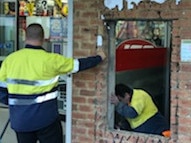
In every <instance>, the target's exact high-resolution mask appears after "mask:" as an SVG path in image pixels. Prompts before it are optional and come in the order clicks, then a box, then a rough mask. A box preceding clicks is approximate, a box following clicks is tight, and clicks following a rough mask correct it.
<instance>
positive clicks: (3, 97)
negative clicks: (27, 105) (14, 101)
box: [0, 82, 8, 105]
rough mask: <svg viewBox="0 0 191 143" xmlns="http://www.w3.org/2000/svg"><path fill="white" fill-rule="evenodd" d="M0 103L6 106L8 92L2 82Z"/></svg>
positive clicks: (0, 85)
mask: <svg viewBox="0 0 191 143" xmlns="http://www.w3.org/2000/svg"><path fill="white" fill-rule="evenodd" d="M0 102H1V103H3V104H6V105H8V90H7V87H6V85H5V84H4V83H3V82H0Z"/></svg>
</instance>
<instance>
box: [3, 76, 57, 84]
mask: <svg viewBox="0 0 191 143" xmlns="http://www.w3.org/2000/svg"><path fill="white" fill-rule="evenodd" d="M58 79H59V76H56V77H54V78H52V79H50V80H35V81H32V80H22V79H11V78H8V79H7V83H9V84H25V85H32V86H46V85H50V84H52V83H55V82H58Z"/></svg>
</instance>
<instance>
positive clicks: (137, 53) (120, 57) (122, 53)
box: [116, 40, 167, 72]
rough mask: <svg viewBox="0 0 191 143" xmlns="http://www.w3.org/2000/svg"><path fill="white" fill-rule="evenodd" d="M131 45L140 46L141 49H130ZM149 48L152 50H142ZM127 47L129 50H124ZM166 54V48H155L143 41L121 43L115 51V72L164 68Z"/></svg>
mask: <svg viewBox="0 0 191 143" xmlns="http://www.w3.org/2000/svg"><path fill="white" fill-rule="evenodd" d="M127 45H128V46H127ZM129 45H130V46H129ZM132 45H138V46H139V45H141V46H139V47H141V49H131V47H133V46H132ZM145 45H146V46H145ZM138 46H135V47H138ZM150 46H153V48H144V47H150ZM127 47H130V49H126V48H127ZM166 52H167V50H166V48H161V47H160V48H157V47H156V46H155V45H153V44H152V43H150V42H147V41H145V40H127V41H125V42H122V43H121V44H120V45H119V46H118V48H117V50H116V71H117V72H118V71H126V70H135V69H144V68H152V67H160V66H164V65H165V64H166Z"/></svg>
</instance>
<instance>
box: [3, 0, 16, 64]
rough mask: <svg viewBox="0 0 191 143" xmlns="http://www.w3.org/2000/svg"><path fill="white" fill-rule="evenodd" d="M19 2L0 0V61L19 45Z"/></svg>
mask: <svg viewBox="0 0 191 143" xmlns="http://www.w3.org/2000/svg"><path fill="white" fill-rule="evenodd" d="M16 12H17V2H16V1H14V0H1V1H0V61H1V62H2V60H3V59H4V58H5V57H6V56H7V55H9V54H10V53H12V52H14V51H15V50H16V47H17V27H16V25H17V18H16Z"/></svg>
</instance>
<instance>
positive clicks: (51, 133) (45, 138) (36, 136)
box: [16, 119, 63, 143]
mask: <svg viewBox="0 0 191 143" xmlns="http://www.w3.org/2000/svg"><path fill="white" fill-rule="evenodd" d="M16 136H17V140H18V143H37V141H39V142H40V143H63V131H62V125H61V121H60V120H59V119H57V120H56V121H55V122H54V123H52V124H51V125H49V126H47V127H45V128H42V129H40V130H37V131H33V132H16Z"/></svg>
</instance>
